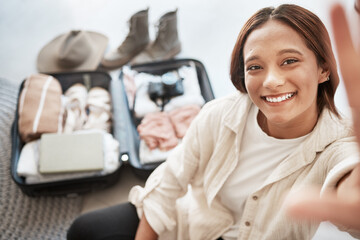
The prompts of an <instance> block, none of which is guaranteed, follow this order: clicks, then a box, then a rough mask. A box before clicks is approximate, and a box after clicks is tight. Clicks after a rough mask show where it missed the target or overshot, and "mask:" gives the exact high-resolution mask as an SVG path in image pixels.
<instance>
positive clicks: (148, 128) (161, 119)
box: [137, 112, 178, 151]
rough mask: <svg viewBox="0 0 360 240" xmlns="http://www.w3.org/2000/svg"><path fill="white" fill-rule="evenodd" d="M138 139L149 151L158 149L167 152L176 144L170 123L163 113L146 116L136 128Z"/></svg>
mask: <svg viewBox="0 0 360 240" xmlns="http://www.w3.org/2000/svg"><path fill="white" fill-rule="evenodd" d="M137 130H138V132H139V135H140V138H141V139H143V140H144V141H145V142H146V145H147V146H148V147H149V149H150V150H153V149H155V148H159V149H160V150H163V151H167V150H169V149H171V148H174V147H175V146H176V145H177V144H178V139H177V137H176V135H175V131H174V129H173V126H172V123H171V122H170V119H169V116H168V114H167V113H165V112H158V113H149V114H147V115H146V116H145V117H144V118H143V119H142V121H141V123H140V124H139V126H138V127H137Z"/></svg>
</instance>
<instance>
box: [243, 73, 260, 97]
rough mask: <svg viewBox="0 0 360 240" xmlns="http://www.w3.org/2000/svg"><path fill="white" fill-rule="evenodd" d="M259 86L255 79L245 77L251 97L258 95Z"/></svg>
mask: <svg viewBox="0 0 360 240" xmlns="http://www.w3.org/2000/svg"><path fill="white" fill-rule="evenodd" d="M258 85H259V84H258V83H257V81H256V80H255V79H254V78H251V77H246V76H245V87H246V90H247V92H248V94H249V95H253V94H255V93H256V90H257V88H258V87H259V86H258Z"/></svg>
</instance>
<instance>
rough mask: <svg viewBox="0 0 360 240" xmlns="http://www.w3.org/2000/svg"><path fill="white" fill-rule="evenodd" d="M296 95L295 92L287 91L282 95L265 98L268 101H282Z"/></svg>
mask: <svg viewBox="0 0 360 240" xmlns="http://www.w3.org/2000/svg"><path fill="white" fill-rule="evenodd" d="M294 95H295V93H287V94H285V95H284V96H282V97H265V99H266V101H268V102H282V101H285V100H287V99H289V98H291V97H292V96H294Z"/></svg>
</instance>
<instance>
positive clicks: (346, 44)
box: [331, 4, 360, 107]
mask: <svg viewBox="0 0 360 240" xmlns="http://www.w3.org/2000/svg"><path fill="white" fill-rule="evenodd" d="M331 22H332V26H333V31H334V38H335V43H336V48H337V52H338V57H339V64H340V69H341V73H342V76H343V80H344V83H345V87H346V90H347V93H348V98H349V104H350V106H351V107H360V101H359V100H358V92H359V91H360V80H359V79H360V59H359V56H358V55H357V53H356V50H355V47H354V44H353V42H352V39H351V34H350V30H349V24H348V22H347V20H346V16H345V12H344V9H343V8H342V6H341V5H339V4H335V5H334V6H333V7H332V9H331Z"/></svg>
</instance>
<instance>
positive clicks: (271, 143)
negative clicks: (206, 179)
mask: <svg viewBox="0 0 360 240" xmlns="http://www.w3.org/2000/svg"><path fill="white" fill-rule="evenodd" d="M258 112H259V109H258V108H257V107H256V106H255V105H253V106H252V108H251V109H250V113H249V115H248V118H247V121H246V126H245V130H244V133H243V136H242V137H243V140H242V141H241V153H240V156H239V160H238V163H237V166H236V168H235V170H234V171H233V172H232V173H231V175H230V176H229V178H228V179H227V180H226V182H225V183H224V185H223V187H222V188H221V189H220V192H219V196H220V198H221V202H222V203H223V204H224V205H225V206H226V207H227V208H228V209H230V210H231V211H232V212H233V215H234V218H235V224H234V225H233V226H232V227H231V228H230V229H229V231H227V232H226V233H225V234H223V236H222V238H223V239H225V240H233V239H237V236H238V229H239V222H240V219H241V216H242V213H243V209H244V205H245V201H246V199H247V198H248V196H249V195H250V194H251V193H253V192H255V191H256V190H257V189H258V188H259V187H260V186H261V185H262V184H263V183H264V182H265V180H266V178H267V177H268V176H269V175H270V174H271V172H272V171H273V170H274V169H275V168H276V167H277V166H278V165H279V164H280V163H281V162H282V161H283V160H284V159H285V158H286V157H287V156H288V155H289V154H290V153H292V152H293V151H294V149H295V148H297V147H298V146H299V145H300V144H301V143H302V142H303V141H304V140H305V138H306V137H307V136H308V135H305V136H302V137H299V138H294V139H277V138H274V137H270V136H268V135H267V134H266V133H265V132H263V131H262V129H261V128H260V126H259V124H258V122H257V114H258Z"/></svg>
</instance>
